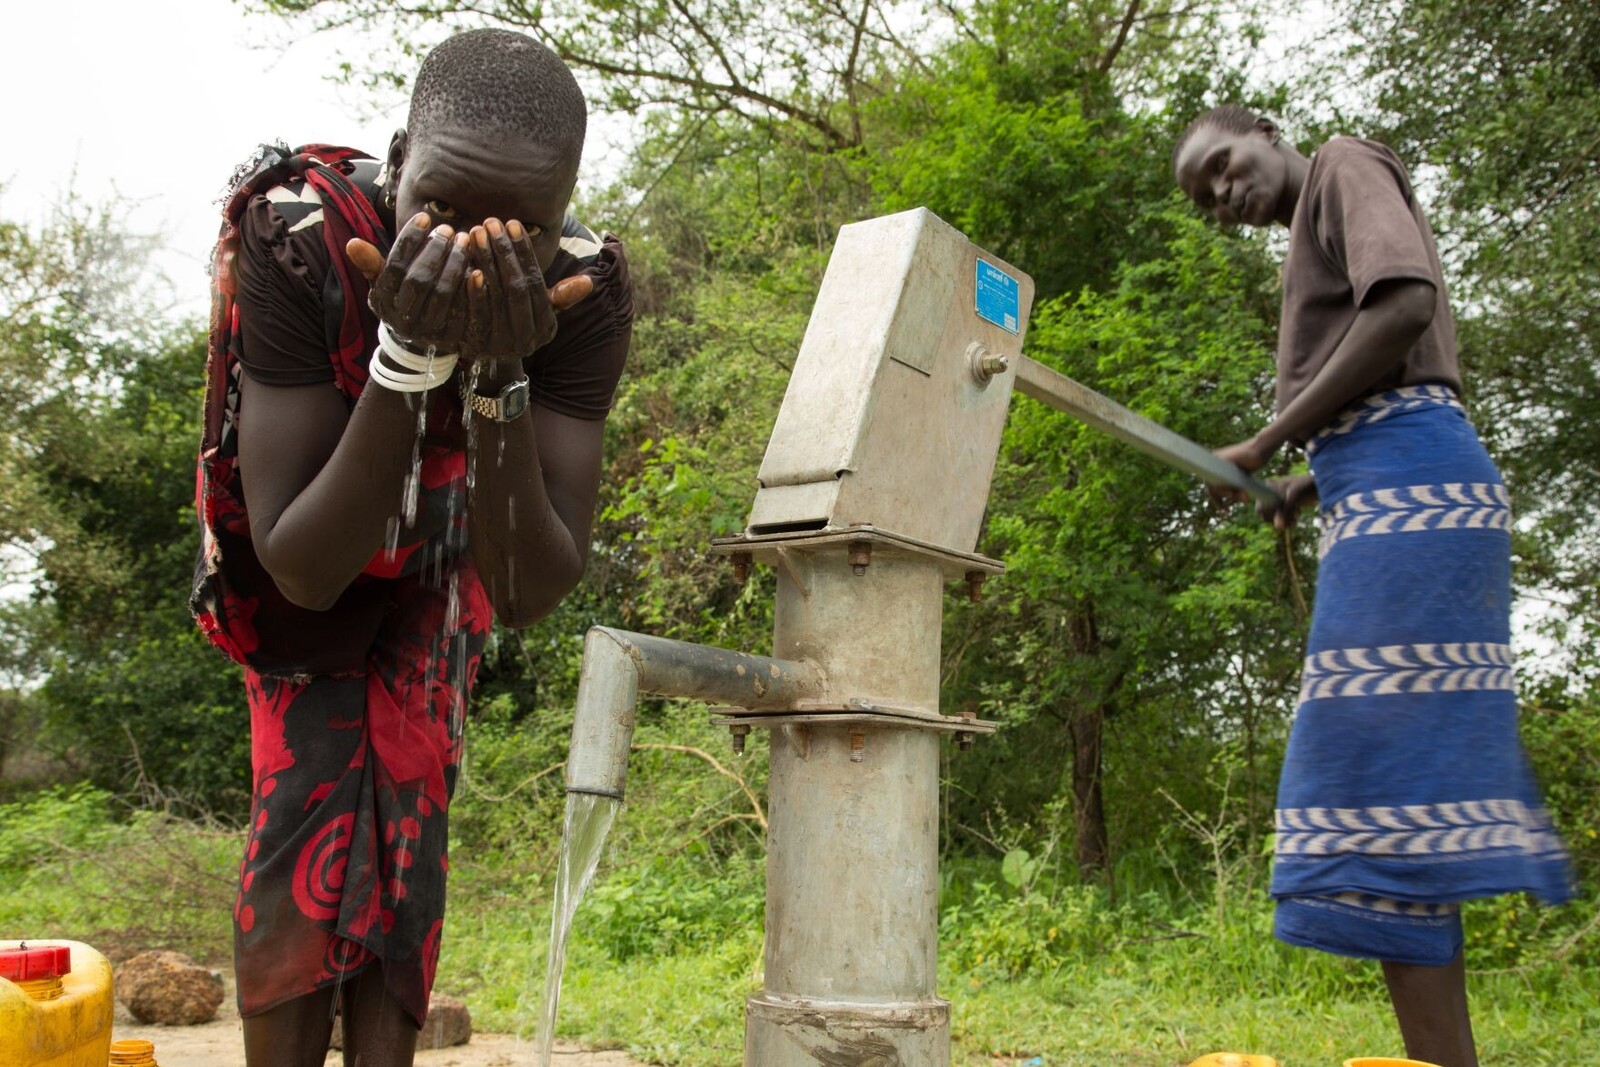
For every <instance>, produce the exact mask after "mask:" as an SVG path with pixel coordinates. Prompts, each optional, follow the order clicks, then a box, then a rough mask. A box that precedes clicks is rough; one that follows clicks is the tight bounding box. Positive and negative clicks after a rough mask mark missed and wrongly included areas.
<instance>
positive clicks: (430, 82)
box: [406, 30, 589, 162]
mask: <svg viewBox="0 0 1600 1067" xmlns="http://www.w3.org/2000/svg"><path fill="white" fill-rule="evenodd" d="M588 119H589V109H588V105H587V104H586V103H585V102H584V99H583V90H581V89H579V88H578V82H577V79H576V78H574V77H573V76H572V71H571V70H570V69H568V67H567V65H566V64H565V63H563V62H562V61H561V57H560V56H558V55H556V54H555V53H554V52H552V51H551V50H550V49H548V48H546V47H545V46H544V45H542V44H540V43H539V42H538V41H536V40H534V39H533V38H532V37H528V36H526V35H524V34H520V33H515V32H513V31H511V30H468V31H466V32H465V33H458V34H456V35H455V36H453V37H450V38H448V39H447V40H445V41H444V42H442V43H441V44H440V45H439V46H438V47H436V48H434V49H433V51H431V52H429V53H428V56H427V58H426V59H424V60H423V61H422V69H421V70H420V71H418V73H417V83H416V87H415V88H414V89H413V90H412V92H411V111H410V114H409V115H408V117H407V119H406V127H407V129H408V131H409V132H410V134H411V136H413V137H415V136H417V135H418V134H420V133H424V132H426V131H428V130H430V129H437V128H440V127H444V126H452V125H453V126H462V127H465V128H468V129H471V130H475V131H478V132H489V133H509V134H513V135H520V136H524V137H530V138H535V139H537V140H539V141H542V142H544V143H546V144H549V145H551V146H552V147H554V148H556V149H558V150H560V151H562V152H563V153H565V154H570V155H571V157H572V159H573V161H574V162H576V161H577V159H578V157H579V156H581V155H582V154H583V137H584V133H585V131H586V128H587V126H588Z"/></svg>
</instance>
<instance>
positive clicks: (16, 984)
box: [0, 941, 116, 1067]
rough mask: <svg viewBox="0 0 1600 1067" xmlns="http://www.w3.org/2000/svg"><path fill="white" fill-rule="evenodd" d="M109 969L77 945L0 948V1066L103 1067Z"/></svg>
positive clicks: (8, 944) (110, 1004)
mask: <svg viewBox="0 0 1600 1067" xmlns="http://www.w3.org/2000/svg"><path fill="white" fill-rule="evenodd" d="M115 1008H116V1005H115V1002H114V1001H113V1000H112V998H111V962H110V961H109V960H107V959H106V958H105V957H104V956H102V955H100V953H98V952H96V951H95V950H94V949H92V948H90V947H89V946H88V945H85V944H81V943H79V942H77V941H0V1063H3V1064H5V1065H6V1067H106V1063H107V1061H108V1060H109V1058H110V1053H111V1017H112V1013H113V1012H114V1011H115Z"/></svg>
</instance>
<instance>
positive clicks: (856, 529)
mask: <svg viewBox="0 0 1600 1067" xmlns="http://www.w3.org/2000/svg"><path fill="white" fill-rule="evenodd" d="M857 541H866V542H868V543H870V544H872V545H873V546H874V547H875V548H881V550H883V551H887V552H892V553H898V554H902V555H907V556H915V557H918V558H920V559H931V560H932V561H933V562H935V563H937V564H938V565H939V567H940V569H941V570H943V571H944V572H945V573H947V574H949V575H950V576H951V577H953V578H963V577H966V576H968V575H970V574H972V573H973V572H977V573H979V574H984V575H990V574H1002V573H1004V572H1005V569H1006V565H1005V564H1004V563H1002V562H1000V561H999V560H997V559H991V558H990V557H988V556H983V555H979V554H978V553H976V552H956V551H953V550H951V549H948V548H941V547H939V546H938V545H934V544H929V543H928V542H926V541H919V540H917V539H916V538H914V537H907V536H905V535H904V534H897V533H895V532H894V531H892V530H885V529H882V528H880V527H877V526H868V525H863V526H835V527H831V528H827V529H822V530H803V531H784V532H780V533H765V534H751V533H743V534H739V535H738V536H736V537H718V538H715V539H713V540H712V542H711V551H713V552H715V553H717V554H718V555H720V556H731V555H733V554H734V553H736V552H748V553H750V555H751V557H752V558H753V559H755V560H758V561H760V562H762V563H772V562H773V561H774V560H776V559H777V555H778V550H779V549H784V548H787V549H794V550H799V551H803V552H816V551H824V550H830V549H831V550H835V551H838V550H847V549H848V548H849V547H850V544H851V543H852V542H857Z"/></svg>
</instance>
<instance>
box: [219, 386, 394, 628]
mask: <svg viewBox="0 0 1600 1067" xmlns="http://www.w3.org/2000/svg"><path fill="white" fill-rule="evenodd" d="M241 389H242V392H241V397H240V411H241V412H242V414H241V417H240V420H239V471H240V475H241V477H242V478H243V480H244V493H245V505H246V508H247V509H248V510H249V513H250V537H251V540H252V541H253V542H254V543H255V550H256V555H257V557H258V558H259V559H260V560H261V565H262V566H263V567H265V568H266V569H267V573H268V574H270V575H272V579H273V581H274V582H276V583H277V585H278V588H279V589H280V590H281V591H282V592H283V595H284V596H285V597H287V598H288V599H289V600H290V601H291V602H293V603H295V604H297V605H299V606H300V607H303V608H309V609H311V610H313V611H323V610H326V609H328V608H330V607H332V606H333V604H334V602H335V601H337V600H338V599H339V595H340V594H341V593H343V592H344V590H345V588H346V587H347V586H349V584H350V583H351V582H352V581H354V580H355V577H356V575H358V574H360V573H361V569H362V568H363V567H365V566H366V564H367V561H368V560H370V559H371V558H372V556H373V555H374V554H375V553H376V552H377V551H378V549H379V548H380V547H381V546H382V545H383V541H384V536H385V534H386V532H387V527H388V521H389V519H390V517H391V516H394V515H396V514H398V512H399V509H400V494H401V486H402V484H403V482H404V479H405V474H406V471H407V470H408V469H409V467H410V463H411V445H412V440H413V438H414V437H415V436H416V427H417V417H416V414H415V413H414V412H413V411H411V410H409V409H408V408H407V407H406V401H405V398H404V397H403V396H401V395H400V394H399V393H394V392H391V391H389V390H387V389H384V388H382V387H380V386H377V385H374V384H372V383H371V382H369V383H368V384H367V387H366V389H365V390H364V391H363V392H362V394H361V398H360V400H358V401H357V402H356V406H355V409H354V410H353V411H349V412H347V410H346V407H345V401H344V398H343V397H342V396H341V395H340V393H339V391H338V389H337V388H336V387H334V386H333V385H332V384H331V383H322V384H317V385H296V386H274V385H263V384H261V383H260V382H256V381H253V380H252V379H251V378H250V376H249V375H245V376H244V378H243V382H242V384H241Z"/></svg>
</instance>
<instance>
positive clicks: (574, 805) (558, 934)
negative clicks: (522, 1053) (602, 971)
mask: <svg viewBox="0 0 1600 1067" xmlns="http://www.w3.org/2000/svg"><path fill="white" fill-rule="evenodd" d="M621 806H622V802H621V801H620V800H617V799H615V798H614V797H605V796H599V795H597V794H594V793H568V794H567V819H566V827H565V829H564V831H563V833H562V838H561V863H560V865H559V866H558V867H557V868H556V899H555V910H554V912H553V913H552V914H551V916H550V960H549V963H548V964H547V965H546V967H545V976H544V1022H543V1025H542V1026H540V1028H539V1064H540V1067H550V1056H551V1052H552V1050H553V1048H554V1046H555V1039H556V1009H557V1008H558V1007H559V1006H560V1003H561V975H562V973H563V972H564V971H565V970H566V966H567V935H568V934H569V933H570V932H571V930H572V917H573V916H574V915H576V914H577V911H578V902H579V901H581V900H582V899H583V894H584V893H585V892H587V891H588V888H589V883H590V882H592V881H593V880H594V872H595V868H596V867H598V866H599V865H600V853H601V851H602V850H603V849H604V846H605V843H606V835H607V834H609V833H610V832H611V824H612V823H613V822H615V821H616V818H617V809H618V808H620V807H621Z"/></svg>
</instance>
